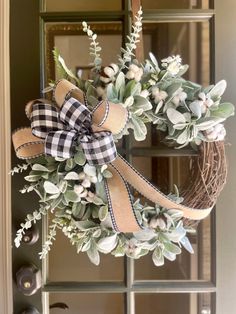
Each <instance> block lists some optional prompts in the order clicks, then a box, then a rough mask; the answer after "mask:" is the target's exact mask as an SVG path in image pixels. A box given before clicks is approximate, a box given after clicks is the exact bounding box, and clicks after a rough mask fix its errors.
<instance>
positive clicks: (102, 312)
mask: <svg viewBox="0 0 236 314" xmlns="http://www.w3.org/2000/svg"><path fill="white" fill-rule="evenodd" d="M57 302H63V303H65V304H66V305H67V306H68V307H69V309H67V311H66V313H67V314H80V313H81V314H95V313H96V314H124V313H125V312H124V296H123V294H114V293H109V294H103V293H97V294H95V293H90V294H89V293H82V294H79V293H68V292H67V293H51V294H50V296H49V304H50V305H52V304H55V303H57ZM60 313H65V310H63V309H61V310H60V309H58V308H51V310H50V314H60Z"/></svg>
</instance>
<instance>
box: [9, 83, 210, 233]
mask: <svg viewBox="0 0 236 314" xmlns="http://www.w3.org/2000/svg"><path fill="white" fill-rule="evenodd" d="M54 98H55V101H56V104H57V106H54V105H53V104H50V102H48V101H47V100H40V99H38V100H36V101H33V102H30V103H28V104H27V106H26V114H27V116H28V118H29V119H30V120H31V128H21V129H18V130H16V131H15V132H14V133H13V135H12V140H13V144H14V147H15V151H16V155H17V156H18V157H19V158H21V159H32V158H35V157H38V156H41V155H43V154H44V153H46V154H48V155H51V156H53V157H63V158H70V157H71V156H73V153H74V150H75V146H76V145H77V144H78V143H80V145H81V146H82V148H83V151H84V154H85V156H86V158H87V161H88V163H90V164H96V165H102V164H108V169H109V170H110V172H111V173H112V177H111V178H110V179H107V180H105V189H106V194H107V200H108V205H109V210H110V214H111V219H112V224H113V228H114V229H115V230H116V231H119V232H135V231H139V230H140V229H141V228H142V227H141V226H140V223H139V221H138V219H137V217H136V215H135V211H134V208H133V204H132V197H131V194H130V191H129V187H128V184H129V185H131V186H132V187H133V188H134V189H135V190H137V191H138V192H140V193H141V194H142V195H143V196H144V197H145V198H146V199H149V200H150V201H151V202H153V203H157V204H159V205H160V206H162V207H165V208H175V209H179V210H181V211H182V212H183V217H185V218H188V219H192V220H200V219H203V218H205V217H206V216H207V215H208V214H209V213H210V211H211V209H212V207H213V206H212V207H210V208H202V209H201V208H190V207H187V206H185V205H183V204H177V203H176V202H175V201H173V200H171V199H170V198H168V196H166V195H165V194H163V193H162V192H161V191H160V190H158V189H157V188H156V187H155V186H153V185H152V184H151V183H150V182H149V181H148V180H147V179H146V178H145V177H143V176H142V175H141V174H140V173H139V172H138V171H137V170H136V169H135V168H134V167H133V166H132V165H131V164H129V163H128V162H127V161H126V160H125V159H124V158H122V157H121V156H120V155H117V152H116V147H115V144H114V142H113V138H112V134H117V133H119V132H120V131H121V130H122V129H123V128H124V127H125V125H126V123H127V120H128V112H127V109H126V108H124V106H122V104H113V103H111V102H108V101H102V102H101V103H98V105H97V106H96V107H95V109H94V110H93V111H92V112H90V111H89V110H88V108H87V107H86V105H87V103H86V100H85V97H84V94H83V92H82V91H81V90H80V89H78V88H77V87H76V86H74V85H73V84H72V83H70V82H69V81H67V80H61V81H59V82H58V84H57V85H56V87H55V90H54Z"/></svg>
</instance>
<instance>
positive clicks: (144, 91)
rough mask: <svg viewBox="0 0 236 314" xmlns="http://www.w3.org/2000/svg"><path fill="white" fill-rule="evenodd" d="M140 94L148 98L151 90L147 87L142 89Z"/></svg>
mask: <svg viewBox="0 0 236 314" xmlns="http://www.w3.org/2000/svg"><path fill="white" fill-rule="evenodd" d="M140 96H142V97H144V98H147V97H148V96H149V91H148V90H147V89H144V90H142V91H141V93H140Z"/></svg>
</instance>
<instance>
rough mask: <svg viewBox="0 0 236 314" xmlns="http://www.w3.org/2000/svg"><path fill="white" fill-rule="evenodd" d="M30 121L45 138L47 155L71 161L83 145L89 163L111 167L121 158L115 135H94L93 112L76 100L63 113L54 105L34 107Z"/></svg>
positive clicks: (36, 133)
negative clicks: (110, 165) (111, 164)
mask: <svg viewBox="0 0 236 314" xmlns="http://www.w3.org/2000/svg"><path fill="white" fill-rule="evenodd" d="M30 119H31V128H32V133H33V134H34V135H35V136H37V137H40V138H42V139H45V146H44V149H45V154H47V155H50V156H52V157H62V158H70V157H72V156H73V155H74V154H75V147H76V145H78V144H80V145H81V147H82V149H83V151H84V154H85V157H86V159H87V161H88V163H89V164H93V165H103V164H107V163H110V162H112V161H113V160H114V159H115V158H116V156H117V151H116V147H115V144H114V141H113V137H112V133H111V132H110V131H107V130H106V131H104V130H101V131H97V132H93V129H92V113H91V112H90V111H89V109H88V108H87V107H86V106H85V105H84V104H82V103H81V102H79V101H78V100H77V99H75V98H73V97H70V98H68V99H66V100H65V102H64V104H63V106H62V107H61V108H60V110H59V109H58V108H57V107H56V106H52V105H50V104H45V103H35V104H33V106H32V112H31V116H30Z"/></svg>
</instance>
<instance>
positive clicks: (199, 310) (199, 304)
mask: <svg viewBox="0 0 236 314" xmlns="http://www.w3.org/2000/svg"><path fill="white" fill-rule="evenodd" d="M211 297H212V296H211V294H196V293H194V294H187V293H179V294H166V293H160V294H136V296H135V314H143V313H147V314H159V313H160V314H210V313H211Z"/></svg>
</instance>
